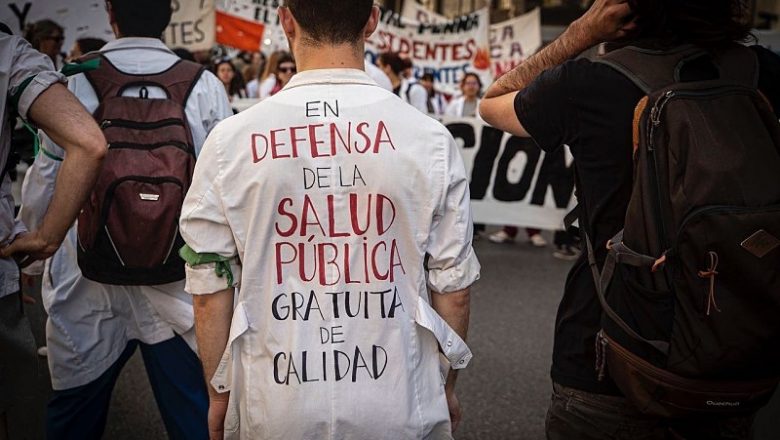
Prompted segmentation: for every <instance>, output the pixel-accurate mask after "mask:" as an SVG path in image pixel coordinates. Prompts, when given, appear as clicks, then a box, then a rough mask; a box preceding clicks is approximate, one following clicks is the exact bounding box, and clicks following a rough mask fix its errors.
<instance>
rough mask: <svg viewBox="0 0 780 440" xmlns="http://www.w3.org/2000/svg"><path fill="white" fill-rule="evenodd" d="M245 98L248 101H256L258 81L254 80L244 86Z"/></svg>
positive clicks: (258, 90) (258, 95)
mask: <svg viewBox="0 0 780 440" xmlns="http://www.w3.org/2000/svg"><path fill="white" fill-rule="evenodd" d="M246 97H247V98H249V99H257V98H259V97H260V80H258V79H257V78H255V79H253V80H252V81H249V82H248V83H247V84H246Z"/></svg>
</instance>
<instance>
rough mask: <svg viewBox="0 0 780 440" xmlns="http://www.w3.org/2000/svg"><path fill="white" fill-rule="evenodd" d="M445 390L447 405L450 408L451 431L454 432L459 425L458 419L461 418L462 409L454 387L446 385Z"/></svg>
mask: <svg viewBox="0 0 780 440" xmlns="http://www.w3.org/2000/svg"><path fill="white" fill-rule="evenodd" d="M445 392H446V394H447V407H448V408H449V410H450V424H451V425H452V432H455V431H456V430H457V429H458V426H460V421H461V420H463V411H462V410H461V409H460V400H458V396H457V395H455V387H447V388H446V389H445Z"/></svg>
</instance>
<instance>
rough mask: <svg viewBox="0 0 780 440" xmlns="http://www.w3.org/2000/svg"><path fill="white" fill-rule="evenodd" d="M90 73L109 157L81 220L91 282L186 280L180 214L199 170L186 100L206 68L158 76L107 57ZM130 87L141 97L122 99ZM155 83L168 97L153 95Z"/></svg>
mask: <svg viewBox="0 0 780 440" xmlns="http://www.w3.org/2000/svg"><path fill="white" fill-rule="evenodd" d="M95 57H99V58H100V66H99V67H98V68H97V69H96V70H92V71H87V72H85V73H84V74H85V75H86V78H87V79H88V80H89V82H90V84H91V85H92V87H93V88H94V90H95V93H96V94H97V96H98V99H99V101H100V105H99V106H98V108H97V109H96V110H95V112H94V117H95V119H96V120H97V122H98V124H99V125H100V127H101V128H102V129H103V133H104V134H105V136H106V140H107V141H108V155H107V157H106V159H105V161H104V164H103V170H102V172H101V174H100V176H99V178H98V181H97V183H96V184H95V188H94V189H93V191H92V194H91V195H90V197H89V200H88V201H87V202H86V204H85V205H84V208H83V209H82V211H81V214H80V215H79V218H78V243H79V246H78V263H79V267H80V268H81V272H82V274H83V275H84V276H85V277H86V278H88V279H90V280H93V281H97V282H100V283H104V284H116V285H155V284H165V283H170V282H174V281H179V280H182V279H184V262H183V261H182V260H181V258H180V257H179V256H178V250H179V248H180V247H181V246H183V245H184V242H183V240H182V238H181V236H180V235H179V216H180V213H181V207H182V203H183V201H184V196H185V195H186V194H187V190H188V189H189V187H190V182H191V180H192V174H193V170H194V167H195V148H194V145H193V141H192V134H191V132H190V128H189V125H188V123H187V115H186V113H185V105H186V102H187V99H188V97H189V95H190V93H191V92H192V89H193V87H194V86H195V84H196V83H197V81H198V79H199V78H200V76H201V74H202V73H203V71H204V68H203V67H202V66H200V65H198V64H195V63H191V62H188V61H178V62H176V63H175V64H174V65H173V66H171V67H170V68H169V69H167V70H165V71H164V72H161V73H158V74H152V75H144V74H138V75H136V74H128V73H123V72H121V71H119V70H118V69H117V68H116V67H114V66H113V65H112V64H111V63H110V62H109V61H108V59H106V58H105V57H103V56H102V55H99V54H98V55H89V56H87V58H85V59H82V62H84V61H87V60H88V59H94V58H95ZM131 87H136V88H138V90H139V92H138V96H122V95H123V94H124V92H125V91H126V90H127V89H128V88H131ZM149 88H160V89H163V90H165V92H166V94H167V98H165V99H149V97H148V93H149V92H148V90H149Z"/></svg>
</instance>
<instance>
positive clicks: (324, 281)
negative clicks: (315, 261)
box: [317, 243, 341, 286]
mask: <svg viewBox="0 0 780 440" xmlns="http://www.w3.org/2000/svg"><path fill="white" fill-rule="evenodd" d="M326 247H327V248H329V249H331V250H332V251H333V257H332V258H331V259H330V260H326V259H325V248H326ZM317 251H318V253H317V254H318V257H319V271H320V285H321V286H333V285H336V284H338V282H339V281H340V280H341V269H339V265H338V264H336V259H337V258H338V255H339V250H338V248H337V247H336V245H335V244H333V243H321V244H319V245H318V246H317ZM330 265H333V266H334V267H335V268H336V273H337V276H336V279H335V280H333V282H331V283H328V277H327V274H328V272H329V271H328V270H327V266H330Z"/></svg>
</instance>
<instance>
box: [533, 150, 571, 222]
mask: <svg viewBox="0 0 780 440" xmlns="http://www.w3.org/2000/svg"><path fill="white" fill-rule="evenodd" d="M548 186H549V187H551V188H552V193H553V199H554V200H555V206H556V207H557V208H560V209H566V208H568V207H569V203H570V202H571V198H572V197H573V195H574V165H572V166H571V167H567V166H566V153H565V151H564V149H563V148H558V149H557V150H555V151H553V152H551V153H547V154H546V155H545V156H544V160H543V161H542V167H541V168H540V169H539V177H538V178H537V179H536V186H535V187H534V192H533V195H532V196H531V204H533V205H538V206H544V199H545V198H546V196H547V187H548Z"/></svg>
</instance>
